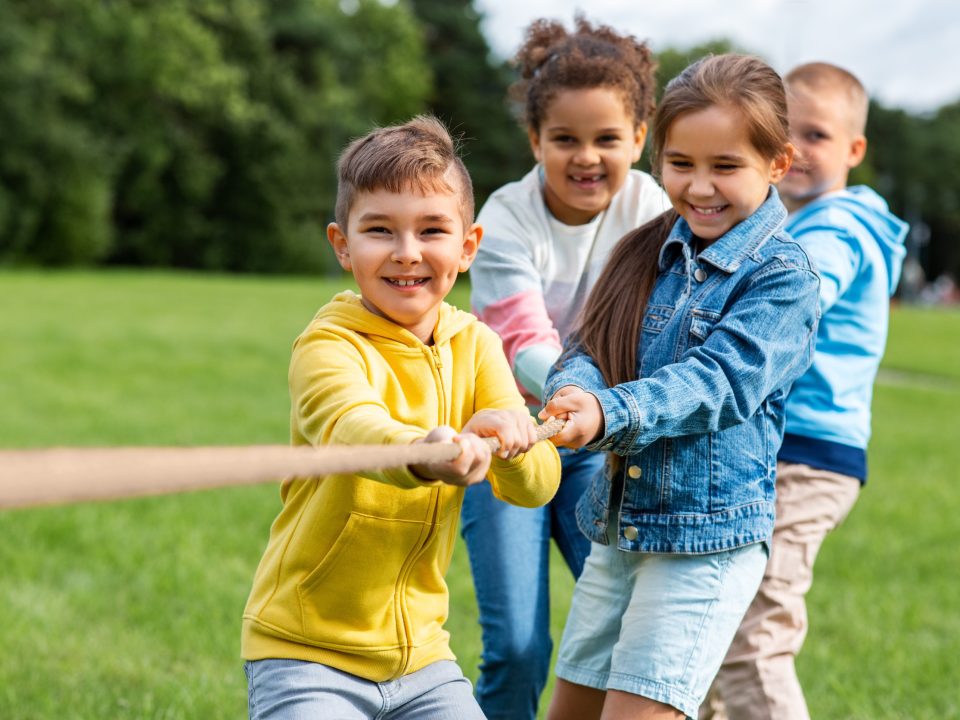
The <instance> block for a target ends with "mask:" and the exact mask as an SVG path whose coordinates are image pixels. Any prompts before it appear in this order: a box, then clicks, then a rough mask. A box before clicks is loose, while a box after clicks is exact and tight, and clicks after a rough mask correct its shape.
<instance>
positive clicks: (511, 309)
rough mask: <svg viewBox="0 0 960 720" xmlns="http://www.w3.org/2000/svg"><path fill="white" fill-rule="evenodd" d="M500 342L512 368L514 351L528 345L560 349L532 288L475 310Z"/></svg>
mask: <svg viewBox="0 0 960 720" xmlns="http://www.w3.org/2000/svg"><path fill="white" fill-rule="evenodd" d="M474 312H475V313H476V315H477V317H479V318H480V319H481V320H482V321H483V322H485V323H486V324H487V325H489V326H490V327H491V328H492V329H493V331H494V332H496V333H497V335H499V336H500V339H501V340H502V341H503V350H504V352H505V353H506V355H507V359H508V360H509V361H510V367H513V361H514V358H516V356H517V353H518V352H520V351H521V350H523V349H524V348H526V347H530V346H531V345H549V346H551V347H555V348H556V349H557V350H558V351H559V350H561V349H563V345H562V344H561V342H560V335H559V333H557V331H556V328H554V327H553V322H552V321H551V320H550V316H549V315H547V306H546V304H545V303H544V302H543V295H542V294H541V293H540V292H538V291H536V290H524V291H523V292H520V293H517V294H516V295H511V296H510V297H507V298H504V299H503V300H498V301H497V302H494V303H490V304H489V305H487V306H486V307H485V308H484V309H483V312H482V313H481V312H476V309H474Z"/></svg>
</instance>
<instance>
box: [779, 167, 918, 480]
mask: <svg viewBox="0 0 960 720" xmlns="http://www.w3.org/2000/svg"><path fill="white" fill-rule="evenodd" d="M786 227H787V230H788V231H789V232H790V234H791V235H793V237H794V238H795V239H796V240H797V242H799V243H800V244H801V245H803V247H804V249H805V250H806V251H807V254H808V255H809V256H810V260H811V261H812V262H813V264H814V266H815V267H816V269H817V271H818V272H819V273H820V278H821V284H820V313H821V317H820V326H819V328H818V330H817V344H816V352H815V353H814V356H813V365H812V366H811V367H810V369H809V370H808V371H807V372H806V373H804V374H803V376H801V377H800V378H799V379H798V380H797V381H796V383H794V385H793V389H792V390H791V392H790V395H789V397H788V398H787V428H786V436H785V437H784V442H783V447H782V448H781V450H780V459H781V460H784V461H787V462H797V463H804V464H806V465H810V466H812V467H816V468H820V469H823V470H830V471H833V472H839V473H842V474H844V475H851V476H853V477H856V478H859V479H860V480H861V481H865V480H866V477H867V453H866V448H867V443H868V441H869V439H870V404H871V401H872V399H873V382H874V379H875V378H876V375H877V369H878V367H879V366H880V359H881V357H882V356H883V351H884V347H885V346H886V342H887V325H888V319H889V307H890V296H891V295H893V293H894V291H895V290H896V289H897V283H898V282H899V281H900V268H901V266H902V264H903V257H904V255H905V254H906V251H905V249H904V246H903V240H904V238H905V237H906V234H907V229H908V226H907V224H906V223H905V222H903V221H902V220H900V219H899V218H897V217H896V216H894V215H893V214H892V213H891V212H890V211H889V210H888V209H887V203H886V202H885V201H884V200H883V198H881V197H880V196H879V195H877V193H875V192H874V191H873V190H871V189H870V188H868V187H865V186H856V187H851V188H848V189H846V190H841V191H839V192H835V193H830V194H829V195H824V196H823V197H820V198H818V199H816V200H814V201H813V202H811V203H809V204H808V205H805V206H804V207H802V208H801V209H800V210H797V211H796V212H795V213H793V214H791V215H790V216H789V217H788V218H787V226H786Z"/></svg>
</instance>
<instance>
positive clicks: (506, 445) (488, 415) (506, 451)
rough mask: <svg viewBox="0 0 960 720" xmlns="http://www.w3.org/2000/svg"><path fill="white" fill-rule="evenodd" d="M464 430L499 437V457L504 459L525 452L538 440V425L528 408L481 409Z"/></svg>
mask: <svg viewBox="0 0 960 720" xmlns="http://www.w3.org/2000/svg"><path fill="white" fill-rule="evenodd" d="M463 432H472V433H476V434H477V435H479V436H480V437H495V438H497V440H498V441H499V442H500V449H499V450H498V451H497V457H500V458H503V459H504V460H510V459H512V458H515V457H516V456H517V455H519V454H520V453H525V452H526V451H527V450H529V449H530V448H531V447H533V444H534V443H535V442H537V426H536V424H535V423H534V422H533V418H531V417H530V413H528V412H527V411H526V410H481V411H480V412H478V413H476V414H475V415H474V416H473V417H472V418H470V419H469V420H468V421H467V424H466V425H464V426H463Z"/></svg>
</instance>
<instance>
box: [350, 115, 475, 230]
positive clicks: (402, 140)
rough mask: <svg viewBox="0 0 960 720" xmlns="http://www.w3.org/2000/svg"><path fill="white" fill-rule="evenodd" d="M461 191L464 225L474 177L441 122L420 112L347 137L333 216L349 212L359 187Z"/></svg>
mask: <svg viewBox="0 0 960 720" xmlns="http://www.w3.org/2000/svg"><path fill="white" fill-rule="evenodd" d="M409 189H414V190H418V191H420V192H424V193H426V192H447V193H451V192H459V193H460V211H461V214H462V216H463V224H464V228H467V227H469V226H470V224H471V223H472V222H473V210H474V205H473V183H472V182H471V180H470V173H469V172H467V168H466V166H465V165H464V164H463V161H462V160H461V159H460V156H459V155H458V154H457V146H456V144H455V143H454V141H453V138H451V137H450V133H449V132H448V131H447V128H446V127H445V126H444V124H443V123H442V122H440V121H439V120H438V119H437V118H435V117H433V116H431V115H418V116H416V117H415V118H413V119H412V120H409V121H408V122H405V123H404V124H403V125H393V126H390V127H383V128H377V129H376V130H373V131H372V132H370V133H368V134H366V135H364V136H363V137H361V138H357V139H356V140H354V141H353V142H351V143H350V144H349V145H348V146H347V147H346V149H344V151H343V152H342V153H341V155H340V160H339V161H338V162H337V207H336V221H337V224H338V225H339V226H340V227H341V228H343V230H344V232H346V229H347V218H348V216H349V215H350V208H351V207H352V206H353V201H354V198H355V197H356V194H357V193H358V192H373V191H375V190H386V191H387V192H395V193H399V192H403V191H405V190H409Z"/></svg>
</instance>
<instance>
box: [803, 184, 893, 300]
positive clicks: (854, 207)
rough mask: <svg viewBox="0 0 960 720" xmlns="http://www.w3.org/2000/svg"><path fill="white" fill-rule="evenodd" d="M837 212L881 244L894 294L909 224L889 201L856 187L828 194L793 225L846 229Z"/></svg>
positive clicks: (808, 208) (807, 206)
mask: <svg viewBox="0 0 960 720" xmlns="http://www.w3.org/2000/svg"><path fill="white" fill-rule="evenodd" d="M837 213H843V214H847V215H849V216H852V217H853V218H854V219H855V220H856V221H857V222H858V223H859V224H860V225H862V226H863V227H864V228H865V229H866V230H867V232H868V233H869V234H870V236H871V237H872V238H873V239H874V241H875V242H876V243H877V247H879V248H880V251H881V253H882V254H883V259H884V262H885V263H886V265H887V277H888V280H889V288H888V291H889V293H890V295H893V293H894V292H895V291H896V289H897V284H898V283H899V282H900V269H901V267H902V266H903V258H904V256H905V255H906V253H907V251H906V248H905V247H904V245H903V242H904V239H905V238H906V236H907V230H908V229H909V227H910V226H909V225H907V223H905V222H904V221H903V220H901V219H900V218H898V217H897V216H896V215H894V214H893V213H892V212H890V209H889V208H888V207H887V202H886V200H884V199H883V198H882V197H880V196H879V195H878V194H877V193H876V192H874V191H873V190H872V189H870V188H868V187H867V186H865V185H855V186H853V187H849V188H846V189H845V190H841V191H839V192H836V193H830V194H829V195H824V196H823V197H821V198H818V199H817V200H814V201H813V202H812V203H810V204H809V205H806V206H804V207H803V208H801V209H800V210H798V211H797V212H796V213H795V217H792V218H791V223H790V225H791V226H794V227H797V226H800V225H808V224H817V225H819V224H822V223H824V222H825V223H826V224H828V225H831V226H838V225H839V226H843V225H845V224H846V223H844V222H843V221H842V220H841V219H839V218H837Z"/></svg>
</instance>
